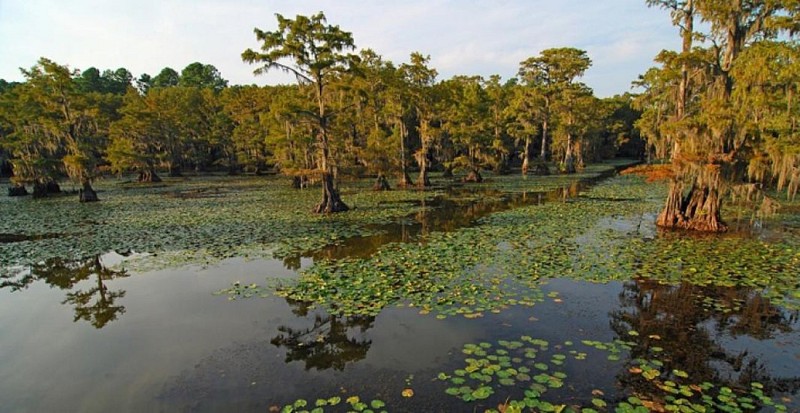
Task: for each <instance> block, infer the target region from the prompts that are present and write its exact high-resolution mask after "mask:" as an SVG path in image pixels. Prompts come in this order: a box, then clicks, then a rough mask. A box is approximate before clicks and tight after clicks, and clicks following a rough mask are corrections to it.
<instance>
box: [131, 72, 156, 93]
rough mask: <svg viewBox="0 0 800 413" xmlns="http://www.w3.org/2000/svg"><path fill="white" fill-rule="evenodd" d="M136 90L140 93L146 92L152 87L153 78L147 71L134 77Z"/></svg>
mask: <svg viewBox="0 0 800 413" xmlns="http://www.w3.org/2000/svg"><path fill="white" fill-rule="evenodd" d="M135 86H136V90H138V91H139V93H141V94H143V95H144V94H147V91H149V90H150V88H151V87H153V78H152V77H150V75H148V74H147V73H142V75H141V76H139V78H138V79H136V85H135Z"/></svg>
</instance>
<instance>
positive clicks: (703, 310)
mask: <svg viewBox="0 0 800 413" xmlns="http://www.w3.org/2000/svg"><path fill="white" fill-rule="evenodd" d="M619 299H620V309H619V310H616V311H613V312H611V313H610V325H611V328H612V329H613V331H614V332H615V333H616V334H617V336H618V337H623V338H624V339H625V340H629V341H633V342H635V343H636V345H635V346H634V348H633V349H632V351H631V360H635V359H637V358H642V359H649V358H651V356H652V355H653V354H658V359H659V360H661V361H663V362H664V370H665V371H672V369H680V370H683V371H685V372H687V373H688V375H689V377H690V380H691V381H692V382H693V383H701V382H704V381H708V382H713V383H720V384H722V385H724V386H729V387H731V388H733V389H741V390H744V389H747V388H748V387H749V383H751V382H760V383H762V384H764V385H765V386H766V388H767V390H768V391H771V392H791V393H794V392H797V391H798V390H800V375H795V376H790V377H778V376H780V375H781V374H780V373H775V372H774V371H773V370H774V369H775V368H776V366H774V365H770V363H769V362H768V361H767V360H764V359H762V358H761V356H763V355H764V354H770V353H771V352H774V351H775V349H774V347H772V346H774V345H775V339H776V338H777V337H778V336H780V335H784V334H787V333H791V332H793V331H794V330H795V329H796V328H797V323H798V312H797V311H788V310H785V309H783V308H780V307H777V306H775V305H773V304H772V303H770V302H769V301H768V300H767V299H765V298H763V297H762V296H761V295H760V294H758V293H757V292H755V291H753V290H751V289H747V288H736V287H731V288H722V287H720V288H715V287H702V286H696V285H692V284H688V283H682V284H680V285H677V286H672V285H664V284H661V283H658V282H657V281H651V280H645V279H637V280H633V281H628V282H625V283H624V285H623V290H622V292H621V293H620V294H619ZM631 330H633V331H636V332H638V335H630V334H629V331H631ZM737 338H752V339H755V340H746V343H747V345H746V346H743V345H741V343H739V344H737V343H736V339H737ZM654 348H660V349H663V350H661V351H660V352H658V353H656V352H654ZM772 364H774V363H772ZM626 367H631V366H626ZM777 367H780V366H777ZM790 374H797V372H796V371H795V370H792V371H791V372H790ZM618 380H619V381H620V383H621V384H622V385H623V386H625V387H627V388H629V389H630V391H632V392H634V393H637V394H648V395H659V394H663V390H660V389H658V387H657V383H655V382H654V381H649V380H645V379H644V378H643V377H642V376H641V375H638V374H631V373H630V372H629V371H628V368H625V369H623V371H622V373H620V376H619V377H618Z"/></svg>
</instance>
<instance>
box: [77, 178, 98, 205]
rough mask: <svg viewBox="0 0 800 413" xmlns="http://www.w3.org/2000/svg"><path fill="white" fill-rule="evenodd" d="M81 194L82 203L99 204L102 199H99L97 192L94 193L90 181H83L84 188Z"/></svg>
mask: <svg viewBox="0 0 800 413" xmlns="http://www.w3.org/2000/svg"><path fill="white" fill-rule="evenodd" d="M79 193H80V198H79V200H80V202H97V201H99V200H100V199H99V198H97V192H95V191H94V189H93V188H92V184H91V183H89V181H83V188H82V189H81V190H80V191H79Z"/></svg>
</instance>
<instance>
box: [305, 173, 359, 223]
mask: <svg viewBox="0 0 800 413" xmlns="http://www.w3.org/2000/svg"><path fill="white" fill-rule="evenodd" d="M348 210H350V208H349V207H348V206H347V205H345V203H344V202H342V199H341V198H340V197H339V192H338V191H337V190H336V188H335V187H334V185H333V175H331V174H329V173H327V172H323V173H322V202H321V203H320V204H319V205H317V206H316V208H314V212H316V213H318V214H330V213H334V212H344V211H348Z"/></svg>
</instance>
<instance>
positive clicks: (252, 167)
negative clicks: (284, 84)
mask: <svg viewBox="0 0 800 413" xmlns="http://www.w3.org/2000/svg"><path fill="white" fill-rule="evenodd" d="M220 99H221V101H222V104H223V108H224V111H225V113H226V115H227V116H228V118H229V119H230V120H231V122H232V124H233V130H232V132H231V133H232V135H231V141H232V142H231V143H232V150H231V151H230V152H226V155H227V157H228V164H229V167H230V168H232V169H233V168H239V167H243V168H244V169H245V170H246V171H249V172H255V173H256V174H258V173H260V172H262V171H263V170H264V169H265V168H266V165H267V160H268V158H269V157H270V153H269V150H268V146H267V144H268V142H267V136H268V135H269V133H270V130H271V126H272V125H273V124H274V123H273V122H271V113H270V104H271V102H272V100H273V92H272V90H271V88H266V87H264V88H262V87H258V86H234V87H230V88H227V89H225V90H223V91H222V94H221V96H220Z"/></svg>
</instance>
